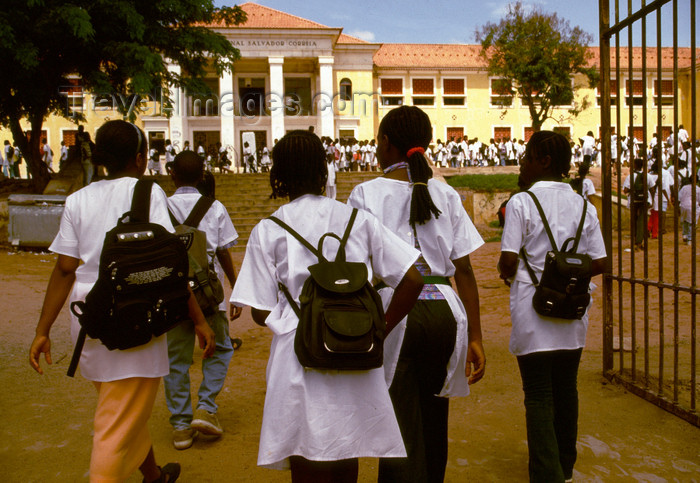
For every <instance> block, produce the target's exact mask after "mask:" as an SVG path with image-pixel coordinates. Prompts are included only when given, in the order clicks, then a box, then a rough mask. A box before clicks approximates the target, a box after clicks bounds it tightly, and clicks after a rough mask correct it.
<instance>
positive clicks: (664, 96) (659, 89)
mask: <svg viewBox="0 0 700 483" xmlns="http://www.w3.org/2000/svg"><path fill="white" fill-rule="evenodd" d="M659 94H661V105H662V106H673V79H661V80H660V81H659V79H654V105H655V106H658V105H659Z"/></svg>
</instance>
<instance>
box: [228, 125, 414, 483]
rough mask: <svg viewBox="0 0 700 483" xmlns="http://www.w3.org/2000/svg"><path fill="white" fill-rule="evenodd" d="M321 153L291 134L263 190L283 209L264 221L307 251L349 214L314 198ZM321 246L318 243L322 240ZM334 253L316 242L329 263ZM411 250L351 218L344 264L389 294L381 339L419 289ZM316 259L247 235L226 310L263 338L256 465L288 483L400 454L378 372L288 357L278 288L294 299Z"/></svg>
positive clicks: (342, 476) (289, 343) (352, 476)
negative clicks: (236, 310)
mask: <svg viewBox="0 0 700 483" xmlns="http://www.w3.org/2000/svg"><path fill="white" fill-rule="evenodd" d="M325 157H326V155H325V152H324V151H323V146H322V145H321V141H320V140H319V139H318V137H317V136H315V135H314V134H312V133H310V132H308V131H292V132H290V133H288V134H287V135H285V136H284V137H283V138H282V139H280V141H279V143H277V144H276V145H275V147H274V148H273V150H272V160H273V164H272V170H271V171H270V184H271V186H272V194H273V196H275V197H289V199H290V201H289V203H287V204H285V205H283V206H282V207H281V208H280V209H278V210H277V211H276V212H275V213H274V215H275V216H276V217H278V218H279V219H281V220H282V221H284V222H285V223H287V224H288V225H289V226H290V227H292V228H293V229H294V230H296V231H297V232H298V233H299V234H300V235H301V236H302V237H303V238H305V239H306V240H307V241H308V242H309V243H310V244H311V245H313V246H317V245H318V241H319V239H320V237H321V236H322V235H324V234H325V233H328V232H333V233H336V234H341V235H342V233H343V232H344V231H345V228H346V225H347V222H348V220H349V218H350V216H351V214H352V208H350V207H349V206H347V205H345V204H343V203H340V202H338V201H335V200H332V199H330V198H327V197H325V196H323V195H322V194H323V188H324V187H325V185H326V176H327V172H326V161H325ZM328 239H329V238H328V237H327V238H326V240H328ZM337 246H338V245H337V244H335V243H332V242H327V243H324V253H325V256H326V257H331V259H332V258H333V256H334V254H335V250H337ZM418 255H419V254H418V251H417V250H415V249H414V248H413V247H411V246H410V245H408V244H406V243H405V242H403V241H402V240H401V239H400V238H398V237H397V236H396V235H394V234H393V233H391V231H389V230H388V229H387V228H385V227H384V226H383V225H382V224H381V223H380V222H379V220H377V219H376V218H375V217H374V216H372V215H370V214H369V213H366V212H363V211H361V210H360V211H358V213H357V218H356V220H355V223H354V225H353V227H352V231H351V233H350V237H349V239H348V242H347V245H346V257H347V260H348V261H352V262H361V263H364V264H366V266H367V269H368V278H369V279H372V278H374V277H376V278H377V279H379V280H383V281H384V283H386V284H387V285H389V286H391V287H396V292H395V294H394V298H393V299H392V301H391V303H390V304H389V307H388V309H387V311H386V321H387V331H390V330H391V329H392V328H393V327H394V326H395V325H396V324H397V323H399V321H400V320H401V319H402V318H403V317H404V316H405V315H406V313H407V312H408V311H409V310H410V309H411V307H412V306H413V304H414V303H415V300H416V298H417V297H418V294H419V293H420V291H421V287H422V285H423V282H422V279H421V276H420V274H419V273H418V271H417V270H416V269H415V267H413V263H414V262H415V260H416V258H418ZM317 262H318V259H317V258H316V256H315V255H313V254H312V253H311V252H310V251H309V250H308V249H307V248H306V247H304V246H303V245H302V244H301V243H300V242H299V241H298V240H296V239H295V238H294V237H292V236H291V235H290V234H289V233H288V232H287V231H285V230H284V229H283V228H282V227H280V226H278V225H277V224H276V223H274V222H273V221H271V220H262V221H261V222H260V223H258V224H257V225H256V226H255V228H254V229H253V231H252V232H251V234H250V238H249V240H248V244H247V248H246V253H245V258H244V259H243V265H242V266H241V271H240V273H239V276H238V282H237V283H236V286H235V287H234V289H233V293H232V294H231V303H234V304H236V305H248V306H250V307H251V309H252V310H251V311H252V315H253V319H254V320H255V321H256V322H257V323H258V324H260V325H267V327H269V328H270V330H272V332H273V338H272V345H271V347H270V359H269V361H268V365H267V391H266V394H265V407H264V409H263V421H262V429H261V434H260V448H259V453H258V464H259V465H261V466H267V467H272V468H276V469H289V468H290V467H291V470H292V481H304V482H315V481H324V482H341V483H343V482H354V481H357V475H358V460H357V458H358V457H402V456H405V455H406V451H405V449H404V445H403V442H402V440H401V433H400V431H399V426H398V424H397V422H396V417H395V416H394V411H393V408H392V405H391V399H390V398H389V391H388V389H387V387H386V384H385V382H384V371H383V370H382V368H377V369H372V370H366V371H338V370H316V369H304V368H303V367H302V366H301V364H300V363H299V361H298V359H297V357H296V354H295V352H294V338H295V333H296V328H297V324H298V322H299V319H298V318H297V316H296V315H295V313H294V311H293V309H292V307H291V305H290V304H289V302H288V301H287V298H286V297H285V296H284V295H283V294H282V292H281V290H280V288H279V284H280V283H282V284H284V285H286V287H287V288H288V289H289V292H290V293H291V296H292V297H293V298H294V299H296V300H298V297H299V294H300V293H301V288H302V285H303V283H304V280H305V279H306V278H307V277H308V276H309V271H308V267H309V265H312V264H315V263H317Z"/></svg>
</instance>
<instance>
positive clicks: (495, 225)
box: [489, 220, 501, 228]
mask: <svg viewBox="0 0 700 483" xmlns="http://www.w3.org/2000/svg"><path fill="white" fill-rule="evenodd" d="M489 226H490V227H491V228H500V227H501V224H500V223H499V221H498V220H493V221H491V222H489Z"/></svg>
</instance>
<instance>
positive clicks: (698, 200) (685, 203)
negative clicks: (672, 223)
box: [678, 184, 700, 223]
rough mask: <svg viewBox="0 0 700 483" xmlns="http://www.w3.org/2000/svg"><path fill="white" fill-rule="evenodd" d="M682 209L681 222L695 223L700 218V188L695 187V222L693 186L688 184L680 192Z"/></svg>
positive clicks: (679, 197)
mask: <svg viewBox="0 0 700 483" xmlns="http://www.w3.org/2000/svg"><path fill="white" fill-rule="evenodd" d="M678 201H679V202H680V207H681V221H685V222H686V223H693V222H697V221H698V217H699V216H700V186H696V187H695V220H693V185H691V184H687V185H685V186H683V187H682V188H681V189H680V191H679V192H678Z"/></svg>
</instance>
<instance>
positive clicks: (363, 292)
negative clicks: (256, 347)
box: [269, 209, 386, 370]
mask: <svg viewBox="0 0 700 483" xmlns="http://www.w3.org/2000/svg"><path fill="white" fill-rule="evenodd" d="M356 216H357V209H353V211H352V215H351V216H350V221H348V225H347V228H346V229H345V234H344V235H343V238H342V239H341V238H339V237H338V236H337V235H336V234H335V233H326V234H325V235H323V236H322V237H321V239H320V240H319V241H318V248H314V247H313V246H312V245H311V244H310V243H309V242H307V241H306V240H305V239H304V238H302V237H301V235H299V234H298V233H297V232H296V231H294V230H293V229H292V228H291V227H289V226H288V225H287V224H286V223H284V222H283V221H282V220H280V219H278V218H275V217H274V216H271V217H269V219H270V220H272V221H274V222H275V223H277V224H278V225H280V226H281V227H282V228H284V229H285V230H287V231H288V232H289V233H290V234H292V236H294V238H296V239H297V240H299V242H301V244H302V245H304V246H305V247H306V248H308V249H309V251H311V253H313V254H314V255H316V256H317V257H318V263H317V264H314V265H311V266H310V267H309V272H310V276H309V278H307V279H306V281H305V282H304V286H303V288H302V290H301V295H300V297H299V301H300V304H301V306H299V305H297V303H296V302H295V301H294V299H293V298H292V296H291V294H290V293H289V290H288V289H287V287H286V286H285V285H284V284H282V283H280V284H279V289H280V290H281V291H282V292H283V293H284V296H285V297H286V298H287V301H288V302H289V304H290V305H291V306H292V309H293V310H294V312H295V313H296V314H297V316H298V317H299V325H298V326H297V331H296V335H295V338H294V351H295V352H296V355H297V358H298V359H299V362H300V363H301V365H302V366H304V367H307V368H314V369H341V370H367V369H374V368H377V367H381V365H382V363H383V354H384V353H383V344H384V333H385V329H386V321H385V319H384V308H383V305H382V300H381V298H380V297H379V294H378V293H377V291H376V290H375V289H374V288H373V287H372V285H371V284H370V283H369V282H368V281H367V266H366V265H365V264H364V263H360V262H347V261H345V244H346V243H347V240H348V237H349V236H350V230H351V229H352V225H353V223H354V222H355V217H356ZM328 236H330V237H332V238H335V239H336V240H339V241H340V246H339V247H338V252H337V254H336V256H335V260H334V261H332V262H331V261H328V260H326V258H325V257H324V256H323V241H324V240H325V238H326V237H328Z"/></svg>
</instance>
